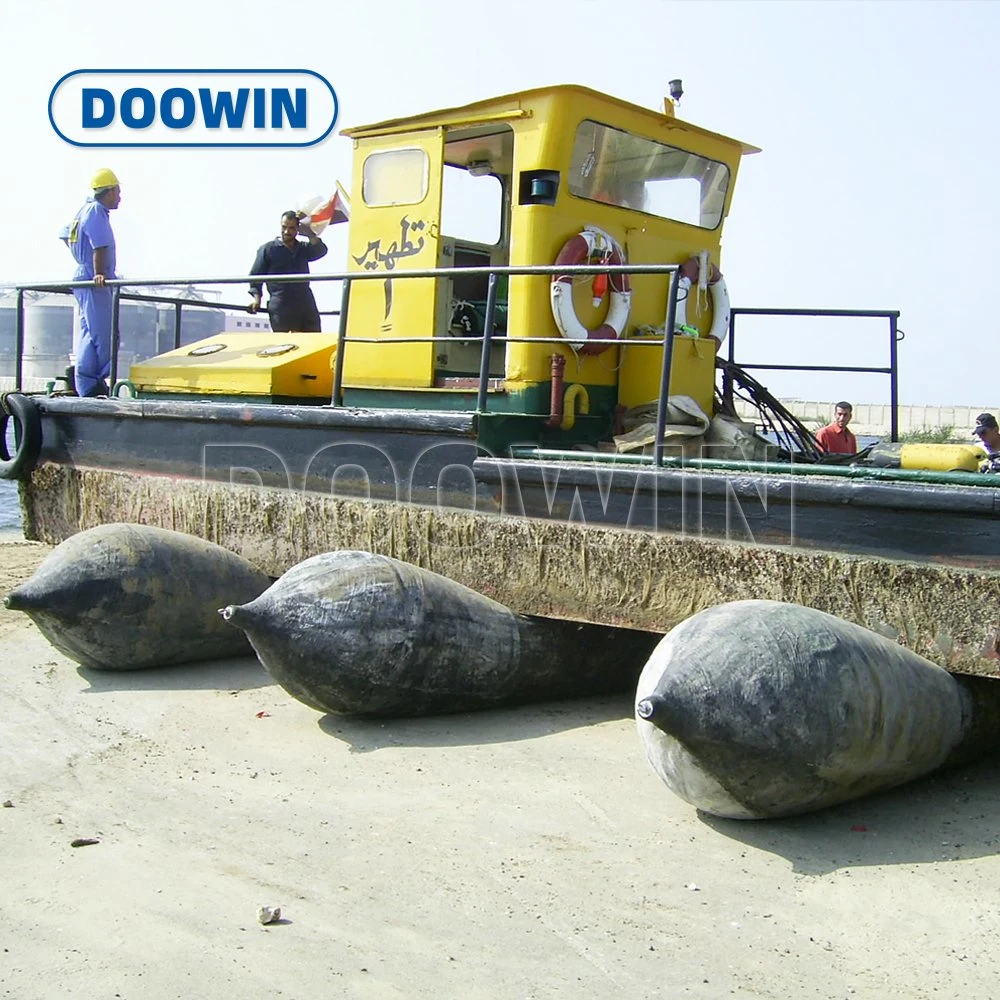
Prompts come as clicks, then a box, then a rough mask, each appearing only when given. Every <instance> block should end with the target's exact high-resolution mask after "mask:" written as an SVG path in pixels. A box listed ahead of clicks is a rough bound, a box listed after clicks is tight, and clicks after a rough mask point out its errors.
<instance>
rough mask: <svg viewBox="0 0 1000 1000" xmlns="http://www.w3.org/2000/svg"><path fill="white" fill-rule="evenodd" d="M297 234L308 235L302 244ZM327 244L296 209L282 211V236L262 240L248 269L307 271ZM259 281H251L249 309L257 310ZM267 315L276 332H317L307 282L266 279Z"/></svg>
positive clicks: (316, 314) (256, 271) (260, 271)
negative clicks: (311, 262) (293, 210)
mask: <svg viewBox="0 0 1000 1000" xmlns="http://www.w3.org/2000/svg"><path fill="white" fill-rule="evenodd" d="M298 236H305V237H307V238H308V240H309V242H308V243H303V242H302V241H301V240H299V239H298V238H297V237H298ZM326 250H327V248H326V244H325V243H324V242H323V241H322V240H321V239H320V238H319V237H318V236H317V235H316V234H315V233H314V232H313V231H312V229H311V228H310V226H309V223H308V221H302V220H301V219H300V217H299V214H298V212H285V214H284V215H282V217H281V236H279V237H278V238H277V239H275V240H271V241H270V242H269V243H265V244H264V245H263V246H262V247H261V248H260V249H259V250H258V251H257V258H256V260H254V262H253V267H251V268H250V273H251V274H308V273H309V261H311V260H319V259H320V257H325V256H326ZM261 286H262V282H260V281H256V282H251V284H250V295H251V296H252V301H251V302H250V310H249V311H250V312H251V313H255V312H257V310H258V309H260V296H261ZM267 292H268V300H267V315H268V317H269V318H270V320H271V329H272V330H274V331H275V333H279V332H287V331H291V330H294V331H296V332H297V333H319V332H320V330H321V327H320V322H319V310H318V309H317V308H316V299H315V298H314V297H313V293H312V291H311V289H310V288H309V282H308V281H269V282H268V283H267Z"/></svg>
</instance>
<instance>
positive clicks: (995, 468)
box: [972, 413, 1000, 472]
mask: <svg viewBox="0 0 1000 1000" xmlns="http://www.w3.org/2000/svg"><path fill="white" fill-rule="evenodd" d="M972 433H973V434H975V436H976V437H977V438H979V440H980V442H981V443H982V446H983V448H984V449H985V451H986V461H985V462H982V463H981V464H980V466H979V471H980V472H1000V426H998V425H997V418H996V417H994V416H993V414H992V413H980V414H979V416H978V417H976V426H975V428H974V429H973V431H972Z"/></svg>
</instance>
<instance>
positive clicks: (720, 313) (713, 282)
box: [674, 257, 730, 345]
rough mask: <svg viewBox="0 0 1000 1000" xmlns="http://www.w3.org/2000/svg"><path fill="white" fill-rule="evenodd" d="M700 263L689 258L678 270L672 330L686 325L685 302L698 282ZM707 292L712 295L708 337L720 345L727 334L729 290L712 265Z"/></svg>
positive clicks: (720, 274) (719, 273)
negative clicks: (675, 310) (710, 322)
mask: <svg viewBox="0 0 1000 1000" xmlns="http://www.w3.org/2000/svg"><path fill="white" fill-rule="evenodd" d="M700 266H701V262H700V261H699V260H698V258H697V257H689V258H688V259H687V260H686V261H685V262H684V264H683V265H682V266H681V269H680V282H679V284H678V286H677V314H676V316H675V318H674V328H675V329H676V328H677V327H678V326H686V325H687V302H688V296H689V295H690V292H691V287H692V285H694V283H695V282H696V281H697V280H698V271H699V269H700ZM708 290H709V292H710V293H711V295H712V329H711V330H709V331H708V336H709V337H715V339H716V340H717V341H718V342H719V344H720V345H721V344H722V342H723V341H724V340H725V339H726V336H727V334H728V333H729V314H730V308H729V289H728V288H726V279H725V278H723V277H722V272H721V271H720V270H719V269H718V268H717V267H716V266H715V265H714V264H710V265H709V274H708Z"/></svg>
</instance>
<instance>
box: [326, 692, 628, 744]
mask: <svg viewBox="0 0 1000 1000" xmlns="http://www.w3.org/2000/svg"><path fill="white" fill-rule="evenodd" d="M632 704H633V696H632V695H631V694H630V693H623V694H614V695H601V696H599V697H590V698H579V699H573V700H570V701H552V702H537V703H535V704H531V705H518V706H512V707H510V708H503V709H492V710H488V711H483V712H463V713H461V714H456V715H433V716H425V717H422V718H408V719H361V718H355V717H346V716H340V715H324V716H323V717H322V718H321V719H320V720H319V727H320V729H322V730H323V732H324V733H326V734H327V735H328V736H333V737H334V738H336V739H339V740H342V741H343V742H344V743H348V744H350V748H351V752H352V753H371V752H372V751H374V750H383V749H385V748H386V747H451V746H474V745H477V744H488V743H512V742H515V741H518V740H533V739H537V738H538V737H541V736H550V735H552V734H553V733H561V732H566V731H568V730H570V729H581V728H585V727H587V726H593V725H597V724H599V723H602V722H611V721H614V720H619V719H627V718H630V717H631V715H632V711H633V707H632Z"/></svg>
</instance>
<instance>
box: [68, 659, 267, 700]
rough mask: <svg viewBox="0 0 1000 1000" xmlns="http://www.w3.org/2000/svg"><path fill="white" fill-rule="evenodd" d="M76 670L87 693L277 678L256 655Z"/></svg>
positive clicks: (256, 684)
mask: <svg viewBox="0 0 1000 1000" xmlns="http://www.w3.org/2000/svg"><path fill="white" fill-rule="evenodd" d="M76 672H77V673H78V674H79V675H80V676H81V677H82V678H83V679H84V680H85V681H86V682H87V683H88V684H89V685H90V687H89V688H88V689H87V690H86V691H85V692H84V693H85V694H100V693H101V692H103V691H203V690H205V691H207V690H218V691H249V690H252V689H254V688H262V687H269V686H271V685H272V684H274V678H272V677H271V675H270V674H269V673H268V672H267V671H266V670H265V669H264V668H263V667H262V666H261V665H260V661H259V660H258V659H257V658H256V657H255V656H253V655H250V656H240V657H235V658H233V659H229V660H204V661H202V662H199V663H182V664H178V665H177V666H173V667H145V668H143V669H142V670H94V669H93V668H91V667H79V666H78V667H77V668H76Z"/></svg>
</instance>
